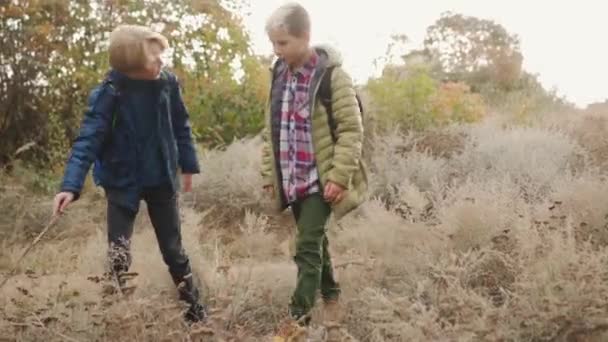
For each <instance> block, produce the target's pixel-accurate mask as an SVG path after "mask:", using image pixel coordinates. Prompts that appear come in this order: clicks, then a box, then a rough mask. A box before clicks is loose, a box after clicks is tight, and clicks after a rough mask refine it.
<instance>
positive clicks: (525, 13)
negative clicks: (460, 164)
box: [245, 0, 608, 106]
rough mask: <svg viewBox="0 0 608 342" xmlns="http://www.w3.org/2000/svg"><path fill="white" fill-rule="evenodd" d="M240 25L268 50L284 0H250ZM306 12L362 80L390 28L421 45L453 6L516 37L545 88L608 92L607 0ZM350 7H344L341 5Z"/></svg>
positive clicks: (316, 4)
mask: <svg viewBox="0 0 608 342" xmlns="http://www.w3.org/2000/svg"><path fill="white" fill-rule="evenodd" d="M249 2H250V4H251V5H250V8H249V12H250V13H249V14H248V15H247V16H246V17H245V25H246V27H247V29H248V30H249V31H250V33H251V36H252V40H253V44H254V49H255V51H256V52H257V53H263V54H271V53H272V47H271V45H270V44H269V43H268V40H267V38H266V34H265V32H264V24H265V21H266V18H267V16H268V15H270V13H271V12H272V11H273V10H274V9H275V8H276V7H278V6H279V5H281V4H282V3H284V1H283V0H249ZM299 2H300V3H301V4H302V5H303V6H305V7H306V8H307V9H308V11H309V12H310V15H311V17H312V25H313V27H312V40H313V43H330V44H332V45H334V46H335V47H337V48H338V49H339V50H340V51H341V52H342V55H343V57H344V60H345V61H344V62H345V67H346V68H347V70H348V71H349V72H350V73H351V74H352V75H353V77H354V78H355V80H356V81H357V82H359V83H363V82H365V81H366V80H367V78H368V77H369V76H371V75H374V74H375V73H376V72H377V70H376V69H375V68H374V65H373V61H374V59H375V58H377V57H381V56H383V55H384V54H385V52H386V48H387V45H388V43H389V40H390V35H391V34H395V33H398V34H406V35H407V36H408V37H409V39H410V46H411V47H412V48H419V47H420V46H421V45H422V40H423V39H424V35H425V30H426V28H427V27H428V26H430V25H431V24H432V23H433V22H434V21H435V20H436V19H438V18H439V16H440V14H441V13H442V12H445V11H448V10H449V11H453V12H456V13H461V14H464V15H470V16H476V17H479V18H485V19H492V20H494V21H496V22H498V23H499V24H501V25H503V26H504V27H505V28H506V29H507V31H509V32H511V33H515V34H517V35H518V36H519V38H520V40H521V48H522V51H523V55H524V68H525V69H526V70H528V71H529V72H532V73H537V74H539V77H540V80H541V82H542V83H543V85H544V86H545V87H546V88H553V87H555V88H557V90H558V93H559V94H560V95H565V96H566V98H568V100H570V101H572V102H574V103H575V104H577V105H579V106H586V105H587V104H589V103H592V102H598V101H604V100H605V99H608V86H607V85H606V82H608V11H607V9H608V1H606V0H577V1H570V0H561V1H546V2H545V1H542V2H541V1H534V0H509V1H504V0H425V1H415V2H414V1H405V0H373V1H353V0H300V1H299ZM347 12H348V13H347Z"/></svg>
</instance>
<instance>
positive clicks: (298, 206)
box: [290, 194, 340, 318]
mask: <svg viewBox="0 0 608 342" xmlns="http://www.w3.org/2000/svg"><path fill="white" fill-rule="evenodd" d="M292 210H293V213H294V217H295V219H296V223H297V227H298V232H297V235H296V255H295V258H294V260H295V262H296V265H297V266H298V280H297V284H296V289H295V292H294V294H293V296H292V298H291V305H290V313H291V315H292V316H293V317H294V318H300V317H302V316H304V315H307V314H308V313H309V311H310V310H311V309H312V307H313V306H314V303H315V297H316V293H317V291H318V290H319V289H320V290H321V296H322V297H323V299H324V300H331V299H337V298H338V297H339V296H340V286H339V285H338V283H337V282H336V280H335V278H334V272H333V267H332V264H331V257H330V255H329V250H328V241H327V235H326V231H325V226H326V224H327V220H328V219H329V216H330V214H331V207H330V206H329V204H328V203H327V202H325V200H324V199H323V197H322V195H321V194H314V195H310V196H308V197H307V198H305V199H302V200H298V201H297V202H296V203H294V204H293V205H292Z"/></svg>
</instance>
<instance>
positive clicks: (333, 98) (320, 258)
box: [262, 3, 367, 324]
mask: <svg viewBox="0 0 608 342" xmlns="http://www.w3.org/2000/svg"><path fill="white" fill-rule="evenodd" d="M266 32H267V33H268V37H269V39H270V41H271V42H272V44H273V48H274V52H275V54H276V55H277V57H278V60H277V62H276V63H275V65H274V67H273V70H272V83H271V90H270V101H269V106H268V109H267V114H266V116H267V117H266V119H267V120H266V128H265V131H264V133H263V136H264V140H265V144H264V149H263V163H262V176H263V177H264V190H265V191H266V192H267V193H269V194H270V195H271V196H272V197H273V198H274V200H275V203H276V207H277V209H280V210H284V209H286V208H287V207H291V209H292V211H293V213H294V217H295V219H296V222H297V227H298V230H297V236H296V253H295V258H294V259H295V262H296V264H297V266H298V278H297V285H296V289H295V292H294V294H293V296H292V299H291V304H290V307H289V309H290V316H291V319H293V320H296V321H298V322H300V323H304V324H307V323H308V322H309V320H310V317H309V313H310V311H311V309H312V307H313V305H314V302H315V295H316V292H317V290H319V289H320V290H321V295H322V297H323V300H324V302H325V304H326V305H330V306H334V305H335V304H337V301H338V298H339V296H340V287H339V285H338V283H337V281H336V279H335V277H334V274H333V270H332V264H331V258H330V255H329V252H328V241H327V236H326V224H327V221H328V219H329V216H330V215H331V214H332V213H333V214H334V215H335V217H336V218H338V219H339V218H341V217H342V216H344V215H345V214H346V213H348V212H349V211H351V210H353V209H355V208H356V207H357V206H359V205H360V204H361V202H362V201H363V198H364V195H365V193H366V190H367V179H366V172H365V168H364V165H363V162H362V160H361V153H362V143H363V124H362V116H361V111H360V107H359V103H358V99H357V96H356V92H355V88H354V86H353V83H352V80H351V78H350V76H349V75H348V74H347V73H346V72H345V71H344V70H343V69H342V61H341V57H340V56H339V54H338V53H337V52H336V51H335V50H333V49H331V48H329V47H311V46H310V19H309V16H308V13H307V11H306V10H305V9H304V8H303V7H302V6H300V5H299V4H296V3H290V4H287V5H283V6H282V7H280V8H278V9H277V10H276V11H275V12H274V13H273V14H272V15H271V17H270V18H269V20H268V22H267V25H266Z"/></svg>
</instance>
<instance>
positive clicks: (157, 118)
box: [53, 25, 206, 322]
mask: <svg viewBox="0 0 608 342" xmlns="http://www.w3.org/2000/svg"><path fill="white" fill-rule="evenodd" d="M167 48H168V43H167V40H166V38H165V37H163V36H162V35H160V34H158V33H156V32H153V31H152V30H150V29H148V28H146V27H142V26H132V25H124V26H120V27H118V28H117V29H115V30H114V31H113V32H112V34H111V35H110V47H109V57H110V65H111V67H112V70H111V71H110V73H109V74H108V76H107V78H106V79H105V80H104V82H103V83H102V84H101V85H99V86H98V87H96V88H95V89H94V90H93V91H92V93H91V96H90V98H89V104H88V110H87V112H86V114H85V117H84V120H83V122H82V125H81V128H80V133H79V135H78V137H77V138H76V140H75V141H74V145H73V147H72V151H71V154H70V157H69V159H68V161H67V165H66V169H65V175H64V178H63V183H62V185H61V192H60V193H59V194H57V195H56V196H55V201H54V208H53V214H54V215H58V214H60V213H61V212H63V211H64V210H65V208H66V207H67V206H68V205H69V204H70V203H71V202H73V201H75V200H77V199H78V197H79V196H80V192H81V190H82V187H83V183H84V180H85V177H86V174H87V173H88V171H89V169H90V167H91V165H92V164H94V169H93V177H94V180H95V183H96V184H98V185H101V186H102V187H103V188H104V190H105V193H106V197H107V203H108V209H107V225H108V242H109V253H108V255H109V263H110V272H111V274H112V276H113V277H114V278H115V279H117V281H118V285H119V286H124V285H125V280H124V277H122V275H123V274H124V273H125V272H127V271H128V269H129V266H130V264H131V256H130V253H129V242H130V239H131V236H132V233H133V222H134V220H135V217H136V215H137V212H138V210H139V203H140V201H141V200H142V199H143V200H145V201H146V204H147V207H148V212H149V215H150V220H151V222H152V225H153V226H154V231H155V233H156V237H157V240H158V244H159V247H160V251H161V253H162V256H163V259H164V261H165V263H166V264H167V266H168V268H169V273H170V274H171V277H172V278H173V281H174V283H175V284H176V286H177V287H178V293H179V297H180V299H181V300H184V301H186V302H187V303H188V304H189V310H188V311H187V312H186V319H187V320H188V321H190V322H196V321H200V320H202V319H204V318H205V316H206V312H205V307H204V306H203V305H201V304H200V303H199V291H198V288H197V286H196V285H195V281H194V277H193V274H192V269H191V266H190V261H189V259H188V256H187V255H186V253H185V251H184V249H183V247H182V241H181V232H180V218H179V209H178V199H177V192H178V189H179V185H180V182H179V180H178V168H179V169H180V170H181V176H182V184H181V185H182V186H183V190H184V191H185V192H188V191H190V190H191V187H192V175H193V174H196V173H199V172H200V170H199V165H198V160H197V157H196V152H195V149H194V145H193V142H192V136H191V129H190V123H189V120H188V113H187V111H186V108H185V106H184V103H183V101H182V98H181V93H180V89H179V85H178V82H177V79H176V77H175V76H174V75H173V74H171V73H169V72H168V71H165V70H162V60H161V54H162V52H163V51H164V50H165V49H167Z"/></svg>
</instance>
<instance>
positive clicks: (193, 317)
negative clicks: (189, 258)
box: [173, 273, 207, 323]
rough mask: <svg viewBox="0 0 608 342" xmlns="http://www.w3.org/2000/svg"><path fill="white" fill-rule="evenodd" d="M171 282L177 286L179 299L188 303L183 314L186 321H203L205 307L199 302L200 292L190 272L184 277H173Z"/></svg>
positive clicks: (205, 314)
mask: <svg viewBox="0 0 608 342" xmlns="http://www.w3.org/2000/svg"><path fill="white" fill-rule="evenodd" d="M173 282H174V283H175V286H177V292H178V294H179V299H180V300H182V301H184V302H186V303H188V304H189V305H190V307H189V308H188V311H186V313H185V315H184V318H185V319H186V321H188V322H190V323H195V322H200V321H204V320H205V319H206V318H207V309H206V308H205V306H204V305H202V304H201V303H200V302H199V300H200V294H199V290H198V288H197V286H196V284H195V281H194V276H193V275H192V273H189V274H187V275H186V276H184V277H174V278H173Z"/></svg>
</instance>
